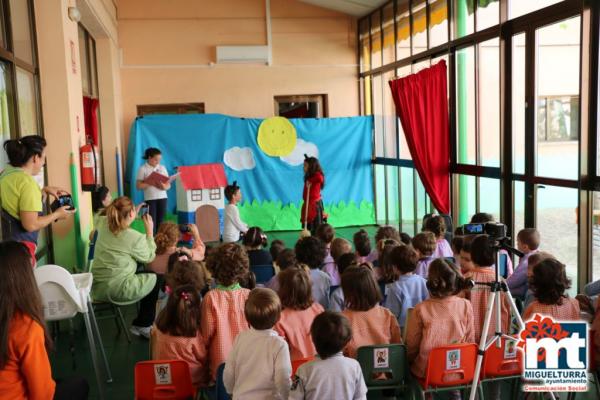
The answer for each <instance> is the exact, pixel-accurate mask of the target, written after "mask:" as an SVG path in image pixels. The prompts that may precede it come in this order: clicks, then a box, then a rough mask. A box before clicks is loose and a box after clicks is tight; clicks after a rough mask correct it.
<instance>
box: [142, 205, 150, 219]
mask: <svg viewBox="0 0 600 400" xmlns="http://www.w3.org/2000/svg"><path fill="white" fill-rule="evenodd" d="M149 211H150V206H149V205H148V204H146V203H144V204H142V206H141V207H140V211H139V215H140V218H141V217H143V216H144V215H146V214H148V212H149Z"/></svg>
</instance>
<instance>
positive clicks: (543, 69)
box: [536, 17, 580, 179]
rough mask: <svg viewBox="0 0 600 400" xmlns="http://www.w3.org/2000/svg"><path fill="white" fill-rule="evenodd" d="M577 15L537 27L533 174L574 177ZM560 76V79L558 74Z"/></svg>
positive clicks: (575, 175) (578, 32)
mask: <svg viewBox="0 0 600 400" xmlns="http://www.w3.org/2000/svg"><path fill="white" fill-rule="evenodd" d="M579 42H580V17H575V18H571V19H568V20H565V21H560V22H558V23H555V24H552V25H548V26H545V27H543V28H540V29H538V30H537V40H536V52H537V57H536V106H537V110H536V111H537V112H536V119H537V121H536V130H537V135H536V143H537V146H536V152H537V155H536V175H539V176H545V177H552V178H563V179H577V176H578V162H579V53H580V46H579ZM559 76H560V79H557V77H559Z"/></svg>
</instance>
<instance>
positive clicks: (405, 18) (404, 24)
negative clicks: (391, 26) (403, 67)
mask: <svg viewBox="0 0 600 400" xmlns="http://www.w3.org/2000/svg"><path fill="white" fill-rule="evenodd" d="M396 37H397V43H396V56H397V57H398V60H401V59H403V58H406V57H410V10H409V8H408V0H398V4H397V6H396Z"/></svg>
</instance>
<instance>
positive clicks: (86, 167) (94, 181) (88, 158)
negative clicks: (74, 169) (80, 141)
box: [79, 140, 98, 192]
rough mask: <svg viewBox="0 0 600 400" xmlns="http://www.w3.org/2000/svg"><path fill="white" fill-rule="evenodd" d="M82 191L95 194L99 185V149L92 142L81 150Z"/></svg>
mask: <svg viewBox="0 0 600 400" xmlns="http://www.w3.org/2000/svg"><path fill="white" fill-rule="evenodd" d="M79 162H80V167H81V190H83V191H86V192H93V191H94V190H95V189H96V186H97V185H98V160H97V149H96V146H94V145H93V144H92V142H91V141H89V140H88V142H87V143H86V144H85V145H83V146H81V147H80V148H79Z"/></svg>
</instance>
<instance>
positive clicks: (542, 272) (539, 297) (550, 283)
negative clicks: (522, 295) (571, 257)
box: [523, 258, 580, 321]
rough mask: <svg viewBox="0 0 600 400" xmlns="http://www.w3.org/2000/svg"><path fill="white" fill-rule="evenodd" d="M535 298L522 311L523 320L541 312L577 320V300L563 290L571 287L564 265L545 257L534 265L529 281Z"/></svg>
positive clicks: (553, 316)
mask: <svg viewBox="0 0 600 400" xmlns="http://www.w3.org/2000/svg"><path fill="white" fill-rule="evenodd" d="M529 285H530V287H531V291H532V292H533V295H534V296H535V300H533V301H532V302H531V304H530V305H529V306H528V307H527V308H526V309H525V311H524V312H523V321H527V320H529V319H531V318H533V317H534V316H535V314H542V315H545V316H550V317H552V318H554V319H555V320H566V321H577V320H579V319H580V318H579V302H578V301H577V300H576V299H574V298H572V297H569V295H568V294H566V293H565V292H566V291H567V289H569V288H570V287H571V280H570V279H569V278H567V273H566V270H565V265H564V264H563V263H561V262H560V261H558V260H556V259H552V258H547V259H545V260H543V261H541V262H540V263H538V264H537V265H536V266H535V267H533V275H532V276H531V279H530V281H529Z"/></svg>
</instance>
